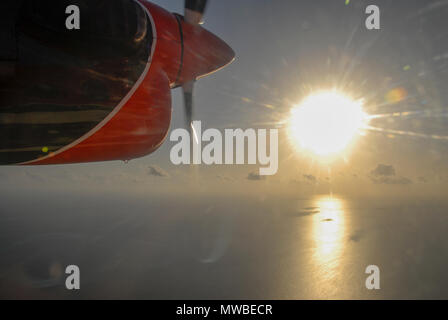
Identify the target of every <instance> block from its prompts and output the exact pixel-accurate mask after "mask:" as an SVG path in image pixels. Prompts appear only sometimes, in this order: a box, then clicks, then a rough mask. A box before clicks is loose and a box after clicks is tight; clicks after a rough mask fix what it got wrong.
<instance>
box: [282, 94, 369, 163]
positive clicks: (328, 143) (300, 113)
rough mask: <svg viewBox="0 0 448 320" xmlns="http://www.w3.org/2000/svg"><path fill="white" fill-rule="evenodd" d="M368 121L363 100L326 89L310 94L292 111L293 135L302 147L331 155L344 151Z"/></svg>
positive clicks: (290, 124)
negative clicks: (353, 98)
mask: <svg viewBox="0 0 448 320" xmlns="http://www.w3.org/2000/svg"><path fill="white" fill-rule="evenodd" d="M366 122H367V114H366V113H365V112H364V111H363V108H362V102H361V101H354V100H352V99H350V98H349V97H347V96H345V95H343V94H341V93H338V92H336V91H325V92H320V93H316V94H313V95H310V96H308V97H307V98H305V100H304V101H303V102H302V103H301V104H300V105H298V106H295V107H294V108H293V109H292V110H291V116H290V119H289V134H290V136H291V139H292V140H293V143H294V144H296V145H297V146H298V147H300V148H301V149H305V150H309V151H311V152H312V153H314V154H315V155H318V156H330V155H334V154H336V153H339V152H342V151H344V150H345V149H346V148H347V146H348V145H349V144H350V142H352V141H353V139H354V138H355V137H356V135H357V134H358V132H359V130H360V129H361V128H362V127H363V126H364V125H365V124H366Z"/></svg>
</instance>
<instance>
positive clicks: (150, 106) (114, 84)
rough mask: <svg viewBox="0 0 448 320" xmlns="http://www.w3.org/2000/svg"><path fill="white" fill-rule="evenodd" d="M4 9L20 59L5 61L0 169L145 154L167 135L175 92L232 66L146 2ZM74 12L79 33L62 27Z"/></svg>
mask: <svg viewBox="0 0 448 320" xmlns="http://www.w3.org/2000/svg"><path fill="white" fill-rule="evenodd" d="M19 2H20V1H19ZM5 3H6V4H7V5H8V3H9V4H10V5H11V10H12V12H13V13H14V14H13V15H12V17H13V18H12V19H11V21H13V22H14V26H15V28H12V29H11V30H14V33H13V34H11V35H10V36H11V37H10V39H12V41H13V42H16V44H17V51H16V52H15V53H13V56H12V57H8V61H6V60H5V61H1V60H0V71H2V68H3V69H5V68H6V67H5V66H7V70H8V72H0V85H1V86H2V92H3V94H2V96H1V97H0V134H1V135H0V164H28V165H37V164H63V163H75V162H93V161H106V160H129V159H133V158H137V157H141V156H144V155H147V154H149V153H151V152H153V151H154V150H156V149H157V148H158V147H159V146H160V145H161V144H162V142H163V140H164V139H165V137H166V135H167V132H168V130H169V125H170V118H171V95H170V89H171V88H173V87H176V86H179V85H182V84H183V83H185V82H188V81H191V80H193V79H197V78H200V77H201V76H204V75H207V74H209V73H211V72H213V71H216V70H218V69H220V68H221V67H223V66H224V65H226V64H228V63H230V62H231V61H232V60H233V58H234V53H233V51H232V49H231V48H230V47H229V46H227V44H225V43H224V42H223V41H222V40H220V39H219V38H218V37H216V36H214V35H213V34H211V33H210V32H208V31H207V30H205V29H203V28H202V27H200V26H193V25H190V24H188V23H186V22H184V21H183V18H182V17H181V16H178V15H174V14H171V13H169V12H167V11H165V10H164V9H162V8H160V7H158V6H156V5H154V4H152V3H150V2H147V1H144V0H115V1H111V2H109V3H108V5H107V7H104V6H101V5H100V3H101V2H95V1H93V2H92V1H88V0H59V1H58V2H54V1H50V0H22V1H21V2H20V4H17V1H12V0H11V1H10V0H8V1H6V2H5ZM5 3H4V4H3V6H4V5H5ZM95 3H96V4H95ZM68 5H77V6H78V7H79V8H80V10H81V12H82V22H81V29H80V30H67V29H66V28H65V19H66V17H67V14H66V13H65V8H66V7H67V6H68ZM13 7H14V8H13ZM50 9H51V10H50ZM0 49H1V47H0ZM2 52H8V54H10V52H11V51H8V48H6V49H5V50H0V58H1V57H2ZM5 70H6V69H5ZM11 70H12V72H11Z"/></svg>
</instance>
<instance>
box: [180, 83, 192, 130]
mask: <svg viewBox="0 0 448 320" xmlns="http://www.w3.org/2000/svg"><path fill="white" fill-rule="evenodd" d="M193 87H194V81H190V82H187V83H185V84H184V85H182V89H183V94H184V108H185V121H186V124H187V127H188V128H190V130H191V125H192V121H193Z"/></svg>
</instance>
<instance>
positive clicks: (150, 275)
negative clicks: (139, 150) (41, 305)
mask: <svg viewBox="0 0 448 320" xmlns="http://www.w3.org/2000/svg"><path fill="white" fill-rule="evenodd" d="M154 2H155V3H157V4H159V5H161V6H163V7H164V8H166V9H167V10H169V11H172V12H179V13H180V12H182V11H183V9H182V2H183V1H180V0H167V1H160V0H159V1H154ZM373 3H374V4H376V5H377V6H378V7H379V8H380V12H381V29H380V30H367V29H366V28H365V26H364V22H365V19H366V17H367V16H366V14H365V13H364V10H365V8H366V6H367V5H368V4H373ZM447 15H448V0H434V1H421V0H393V1H392V0H374V1H362V0H351V1H346V0H313V1H296V0H275V1H274V0H227V1H217V0H215V1H213V0H212V1H210V5H209V7H208V10H207V13H206V16H205V25H204V27H205V28H207V29H208V30H210V31H212V32H213V33H215V34H216V35H218V36H219V37H220V38H222V39H223V40H225V41H226V42H227V43H228V44H229V45H230V46H231V47H232V48H233V49H234V51H235V53H236V60H235V61H234V62H233V63H232V64H231V65H229V66H228V67H226V68H224V69H223V70H220V71H219V72H216V73H215V74H212V75H210V76H208V77H206V78H203V79H200V80H199V81H198V82H197V83H196V90H195V101H196V109H195V117H194V118H195V119H196V120H201V121H202V126H203V127H204V128H217V129H220V130H223V129H226V128H242V129H247V128H255V129H259V128H266V129H274V128H276V129H279V169H278V172H277V174H275V175H273V176H265V177H261V176H259V175H258V174H257V172H258V169H259V165H227V166H224V165H221V166H205V165H201V166H188V165H185V166H182V165H181V166H175V165H173V164H171V162H170V158H169V154H170V149H171V148H172V147H173V145H174V143H173V142H171V141H169V139H167V140H166V141H165V142H164V144H163V145H162V146H161V148H160V149H158V150H157V151H156V152H154V153H153V154H151V155H148V156H145V157H143V158H140V159H134V160H131V161H129V162H128V163H124V162H122V161H112V162H101V163H84V164H72V165H60V166H42V167H39V166H35V167H17V166H16V167H15V166H8V167H0V191H1V193H0V194H1V196H0V213H1V216H0V219H1V223H0V243H1V245H0V255H1V256H2V257H3V258H2V259H1V261H0V287H1V288H2V289H1V290H0V297H8V298H9V297H40V298H46V297H73V296H71V295H70V293H68V292H66V291H65V289H64V288H62V289H61V288H59V287H56V288H55V289H54V290H53V291H51V290H49V291H46V290H45V289H42V288H46V287H47V286H52V285H54V283H53V282H52V281H53V280H54V279H60V278H61V274H62V271H61V270H62V266H64V265H65V264H67V263H73V262H75V263H78V264H80V266H81V270H83V277H84V278H83V279H86V280H85V281H86V282H83V286H84V288H88V289H86V290H85V291H82V292H81V296H82V297H84V298H92V297H93V298H97V297H106V298H123V297H143V298H213V297H214V298H265V299H266V298H286V299H288V298H378V297H386V298H403V297H408V298H419V297H430V298H434V297H435V298H439V297H446V296H447V294H448V293H447V292H446V289H445V288H444V287H443V285H442V286H441V285H440V284H443V283H444V282H443V281H440V280H443V279H445V277H446V275H445V274H446V272H445V269H446V268H445V265H444V261H445V260H446V258H447V257H445V253H446V252H448V251H447V250H446V246H445V243H446V241H444V240H445V239H444V237H445V235H446V231H447V230H446V225H447V224H446V221H445V220H446V218H445V215H444V213H446V208H447V204H446V200H445V198H446V191H445V190H446V188H447V187H448V162H447V161H446V159H447V156H448V138H447V137H448V117H447V116H448V105H447V104H448V91H447V90H446V83H448V25H447V24H448V21H447V20H446V16H447ZM332 89H336V90H338V91H340V92H342V93H343V94H344V95H347V96H350V97H351V98H352V99H356V100H362V101H363V105H364V107H363V108H364V111H365V112H366V113H367V114H369V115H371V116H377V117H376V118H375V119H372V120H371V121H370V123H369V126H370V128H369V129H366V130H362V135H359V136H358V137H357V138H356V141H355V142H354V143H353V144H352V145H350V147H349V148H348V149H347V150H345V151H344V152H342V153H341V154H340V155H339V156H338V157H335V158H334V159H332V161H330V162H328V161H321V160H322V159H319V157H316V156H314V155H313V154H311V153H310V152H308V151H305V150H301V148H298V147H297V144H296V143H295V142H294V141H291V139H290V136H289V131H288V125H287V123H288V119H289V118H290V114H291V110H292V109H293V108H294V107H295V106H297V105H300V103H301V101H303V100H304V99H305V98H306V97H307V96H309V95H310V94H313V93H315V92H318V91H321V90H332ZM172 111H173V113H172V122H171V128H170V130H174V129H176V128H181V127H183V126H184V123H185V121H184V117H183V106H182V93H181V91H180V89H175V90H173V91H172ZM333 196H334V197H339V199H345V200H332V198H331V197H333ZM313 197H318V198H316V199H317V200H315V199H314V198H313ZM328 197H330V198H328ZM335 199H336V198H335ZM365 199H369V200H368V201H365ZM420 200H421V201H422V202H419V201H420ZM341 213H343V214H341ZM398 235H400V237H398ZM67 248H69V249H67ZM210 248H211V249H210ZM329 249H330V250H329ZM372 261H373V262H375V263H377V264H378V265H379V266H381V267H382V268H385V269H384V270H385V272H384V273H382V274H384V277H385V278H384V279H385V281H386V282H385V283H389V284H390V285H389V286H387V287H385V289H384V291H381V292H380V293H372V292H370V293H369V292H365V290H364V289H365V288H364V287H363V283H364V282H363V281H364V278H365V275H364V269H363V267H365V265H367V264H368V263H372ZM358 264H359V265H358ZM408 266H410V267H408ZM382 270H383V269H382ZM344 272H345V273H344ZM382 272H383V271H382ZM111 279H114V281H111ZM328 279H329V281H327V280H328ZM83 281H84V280H83ZM338 281H339V282H338ZM354 283H355V284H356V285H354ZM392 284H393V285H392ZM85 286H87V287H85ZM210 288H214V289H215V290H211V289H210ZM75 297H76V296H75Z"/></svg>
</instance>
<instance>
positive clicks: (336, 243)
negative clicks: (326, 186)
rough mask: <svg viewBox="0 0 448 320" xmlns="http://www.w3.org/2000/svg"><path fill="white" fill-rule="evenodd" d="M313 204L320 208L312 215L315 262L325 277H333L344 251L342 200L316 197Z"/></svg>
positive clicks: (336, 272)
mask: <svg viewBox="0 0 448 320" xmlns="http://www.w3.org/2000/svg"><path fill="white" fill-rule="evenodd" d="M315 206H316V207H319V210H320V212H319V213H318V214H316V215H314V217H313V219H314V220H313V239H314V242H315V251H314V254H313V256H314V260H315V264H316V266H318V269H319V270H321V271H322V273H323V275H324V276H325V278H327V279H329V278H334V277H335V276H337V274H338V267H339V264H340V261H341V259H342V254H343V251H344V233H345V211H344V210H345V209H344V202H343V200H341V199H337V198H333V197H320V198H318V199H316V202H315Z"/></svg>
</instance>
